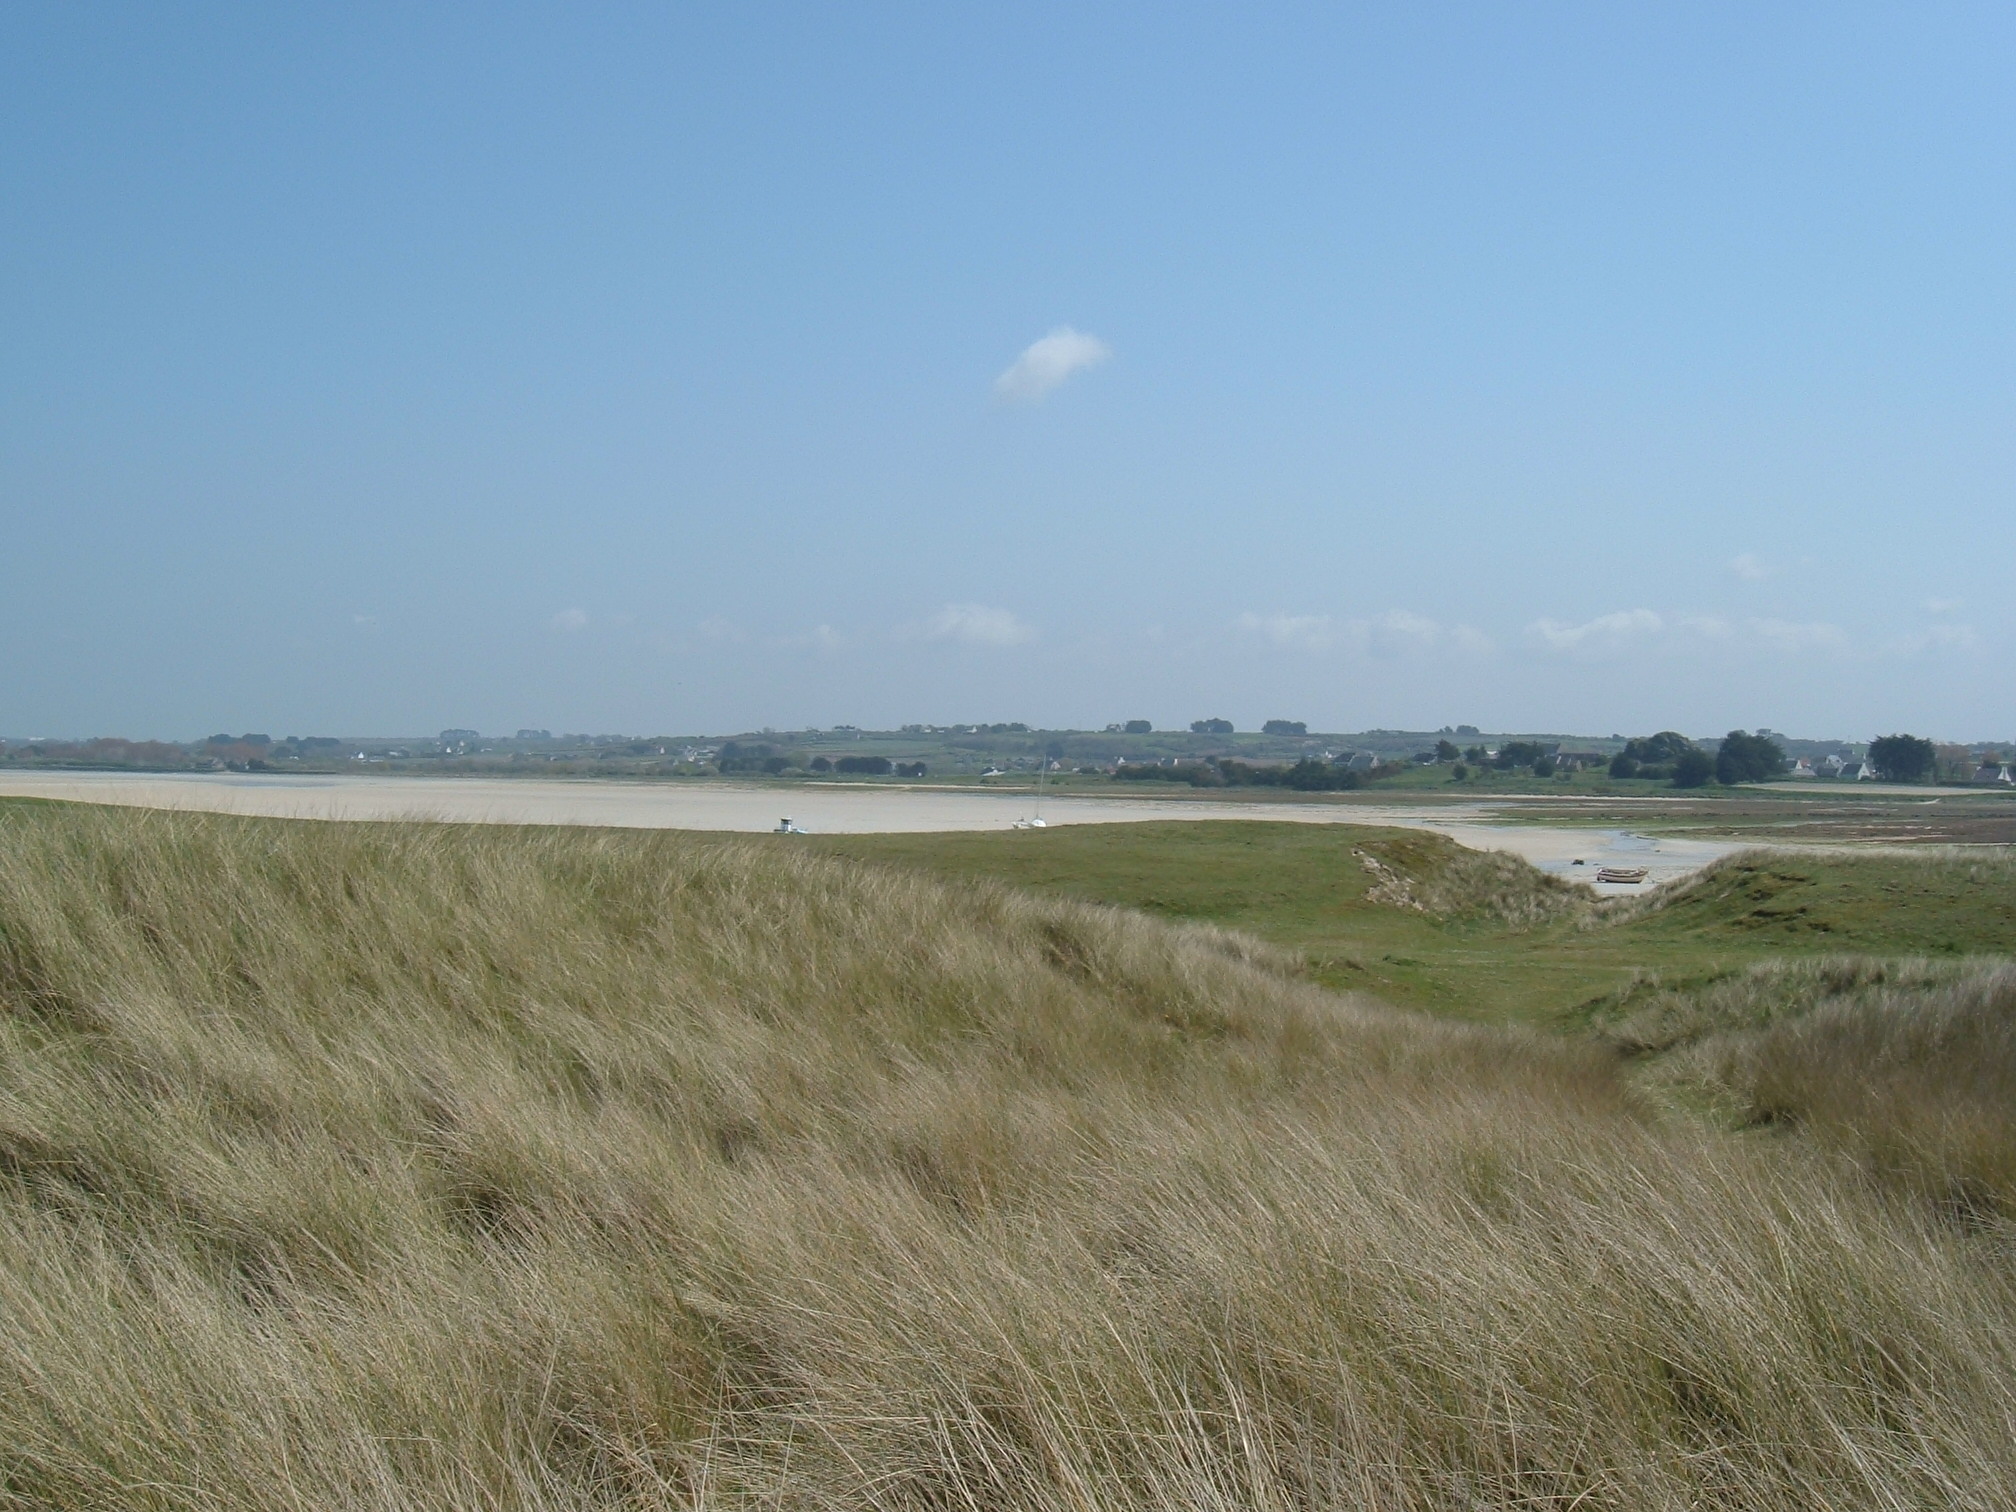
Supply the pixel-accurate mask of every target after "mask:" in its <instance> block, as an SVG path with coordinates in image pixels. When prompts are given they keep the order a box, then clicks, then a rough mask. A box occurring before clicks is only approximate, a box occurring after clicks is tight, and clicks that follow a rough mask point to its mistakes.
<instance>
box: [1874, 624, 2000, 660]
mask: <svg viewBox="0 0 2016 1512" xmlns="http://www.w3.org/2000/svg"><path fill="white" fill-rule="evenodd" d="M1980 644H1981V637H1980V635H1979V634H1977V633H1976V632H1975V630H1974V627H1973V626H1971V625H1928V626H1926V627H1925V628H1924V629H1923V630H1921V631H1919V632H1918V633H1917V634H1915V635H1907V636H1905V637H1903V638H1902V639H1901V640H1897V641H1894V642H1892V643H1891V648H1892V649H1893V650H1896V651H1901V652H1903V653H1904V654H1905V655H1906V656H1916V655H1918V654H1919V653H1920V652H1924V651H1968V650H1971V649H1973V648H1974V647H1975V646H1978V645H1980Z"/></svg>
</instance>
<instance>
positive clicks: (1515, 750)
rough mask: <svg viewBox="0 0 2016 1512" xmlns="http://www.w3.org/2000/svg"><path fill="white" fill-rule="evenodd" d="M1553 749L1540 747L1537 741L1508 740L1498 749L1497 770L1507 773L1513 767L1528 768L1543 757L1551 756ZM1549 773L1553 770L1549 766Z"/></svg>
mask: <svg viewBox="0 0 2016 1512" xmlns="http://www.w3.org/2000/svg"><path fill="white" fill-rule="evenodd" d="M1553 754H1554V747H1552V746H1547V745H1542V744H1540V742H1539V741H1537V740H1508V741H1506V742H1505V744H1503V745H1502V746H1500V747H1498V770H1499V771H1501V772H1509V771H1511V770H1512V768H1514V767H1530V766H1532V765H1533V763H1535V762H1536V761H1538V760H1540V758H1541V757H1543V756H1552V755H1553ZM1548 770H1549V771H1550V772H1551V771H1552V770H1553V768H1552V767H1551V766H1550V767H1549V768H1548Z"/></svg>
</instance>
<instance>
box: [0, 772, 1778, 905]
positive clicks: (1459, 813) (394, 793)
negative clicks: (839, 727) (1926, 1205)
mask: <svg viewBox="0 0 2016 1512" xmlns="http://www.w3.org/2000/svg"><path fill="white" fill-rule="evenodd" d="M0 797H23V798H50V799H60V800H67V801H70V802H79V803H117V804H128V805H133V806H136V807H141V808H156V809H189V810H198V811H203V812H209V813H227V814H248V815H260V816H265V817H268V818H278V819H368V820H402V819H403V820H436V821H443V822H449V823H463V824H586V825H606V826H611V827H614V828H619V829H682V830H705V831H712V832H717V833H720V832H728V833H734V832H739V833H743V834H748V833H751V832H760V831H768V830H774V829H775V828H776V827H777V824H778V821H779V820H781V819H783V818H785V817H786V816H788V817H789V818H790V819H791V820H792V821H793V822H794V823H796V824H797V825H799V826H800V827H802V828H803V829H805V830H808V831H810V832H812V833H815V834H829V835H870V834H915V833H927V832H931V831H940V830H990V829H1007V828H1009V827H1010V826H1012V825H1013V824H1015V822H1016V821H1017V820H1019V819H1025V818H1028V817H1030V816H1031V814H1032V813H1033V812H1034V805H1033V804H1032V801H1031V797H1030V795H1029V794H1028V793H1026V792H1021V793H1017V792H988V791H981V790H974V789H962V788H928V787H925V788H897V787H885V786H879V785H870V784H863V785H861V786H858V787H856V786H847V785H841V784H819V785H816V786H805V787H793V788H789V789H784V788H775V787H760V786H756V785H753V784H752V785H748V786H743V785H738V784H732V783H718V782H707V783H699V782H695V783H669V782H668V783H644V782H598V781H594V780H572V779H522V778H500V777H466V778H465V777H380V776H368V775H360V776H355V777H351V776H332V777H294V776H287V775H284V774H278V775H272V776H268V775H263V774H258V773H251V774H239V773H211V772H202V773H142V772H9V773H6V774H4V775H0ZM1499 807H1500V806H1499V805H1494V804H1490V803H1453V804H1422V805H1414V806H1409V805H1401V804H1390V803H1377V804H1372V803H1363V802H1349V801H1315V802H1302V803H1267V802H1224V801H1214V800H1211V799H1194V798H1174V797H1172V798H1142V797H1136V796H1132V795H1130V796H1125V797H1120V796H1116V797H1111V798H1107V797H1093V796H1086V795H1080V794H1070V795H1057V796H1050V797H1046V798H1045V799H1044V801H1043V804H1042V817H1043V820H1044V823H1045V824H1046V825H1065V824H1127V823H1142V822H1145V821H1149V820H1166V819H1271V820H1277V821H1286V822H1289V823H1294V824H1358V825H1384V826H1393V827H1399V828H1404V829H1427V830H1434V831H1436V832H1437V833H1439V834H1444V835H1447V836H1448V837H1449V838H1450V839H1452V840H1454V841H1456V842H1457V843H1458V844H1459V845H1466V846H1469V847H1471V848H1472V849H1474V850H1503V851H1511V852H1513V853H1514V854H1516V855H1519V856H1523V857H1524V858H1525V859H1526V860H1528V861H1530V862H1532V863H1533V864H1534V865H1536V866H1538V867H1540V868H1542V869H1543V870H1546V871H1551V872H1559V873H1560V874H1562V875H1563V876H1569V877H1576V878H1578V879H1580V878H1583V877H1585V876H1593V875H1594V873H1595V869H1596V868H1597V867H1599V866H1642V867H1644V868H1646V870H1647V872H1648V876H1647V879H1646V880H1647V882H1648V884H1649V883H1657V882H1664V881H1668V880H1670V879H1672V878H1674V877H1680V876H1685V875H1687V874H1688V873H1690V872H1693V871H1696V870H1699V869H1700V868H1701V867H1703V866H1706V865H1707V864H1708V863H1709V862H1711V861H1714V860H1716V859H1718V858H1719V857H1722V856H1725V855H1728V854H1729V853H1730V852H1732V851H1735V850H1740V849H1742V844H1741V842H1739V841H1734V840H1680V839H1667V838H1654V837H1648V836H1644V835H1638V834H1635V833H1633V832H1631V831H1628V830H1621V829H1577V828H1573V827H1569V826H1552V825H1534V824H1520V825H1500V824H1493V823H1491V822H1490V821H1491V819H1492V817H1493V815H1494V813H1495V812H1496V811H1497V809H1498V808H1499ZM1578 861H1579V862H1581V863H1583V864H1582V865H1580V866H1578V865H1576V864H1575V863H1576V862H1578ZM1601 890H1602V891H1605V892H1608V891H1611V890H1612V889H1610V888H1607V887H1606V888H1603V889H1601Z"/></svg>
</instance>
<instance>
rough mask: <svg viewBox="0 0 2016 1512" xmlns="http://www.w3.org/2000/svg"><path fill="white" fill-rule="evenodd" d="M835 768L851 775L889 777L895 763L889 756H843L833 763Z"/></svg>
mask: <svg viewBox="0 0 2016 1512" xmlns="http://www.w3.org/2000/svg"><path fill="white" fill-rule="evenodd" d="M833 770H834V771H836V772H845V773H847V774H848V775H850V776H862V777H887V776H888V775H889V774H890V773H891V772H892V771H894V770H895V764H894V763H893V762H891V761H890V760H889V758H888V757H887V756H842V757H841V758H840V759H839V760H838V761H836V762H834V763H833Z"/></svg>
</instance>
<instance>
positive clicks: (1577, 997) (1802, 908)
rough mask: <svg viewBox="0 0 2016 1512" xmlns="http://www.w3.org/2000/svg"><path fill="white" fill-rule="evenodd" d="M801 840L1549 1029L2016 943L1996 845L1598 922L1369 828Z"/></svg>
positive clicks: (1854, 867)
mask: <svg viewBox="0 0 2016 1512" xmlns="http://www.w3.org/2000/svg"><path fill="white" fill-rule="evenodd" d="M810 843H811V844H813V845H814V846H816V847H818V848H820V849H822V850H826V851H829V852H833V853H837V854H840V855H844V856H849V857H852V858H854V859H857V860H863V861H874V862H880V863H884V864H889V865H895V866H902V867H907V868H914V869H918V870H922V871H926V872H929V873H932V874H934V875H937V876H941V877H952V878H962V879H963V878H973V877H989V878H993V879H996V880H998V881H1001V882H1005V883H1008V884H1010V885H1012V886H1016V887H1022V888H1027V889H1030V890H1031V891H1034V892H1037V893H1042V894H1049V895H1054V896H1061V897H1068V898H1074V899H1080V900H1084V901H1090V902H1100V903H1109V904H1115V905H1118V906H1120V907H1124V908H1135V909H1140V910H1142V911H1143V912H1146V913H1150V914H1157V915H1161V916H1163V917H1165V918H1172V919H1185V920H1196V921H1201V922H1208V923H1213V924H1220V925H1225V926H1228V927H1230V928H1234V929H1240V930H1245V931H1247V932H1249V933H1252V934H1256V935H1258V936H1260V937H1261V938H1262V939H1265V940H1269V941H1271V942H1273V943H1275V944H1278V945H1283V946H1287V947H1289V948H1291V949H1293V950H1295V951H1297V952H1298V953H1300V954H1301V956H1302V957H1303V959H1304V960H1305V961H1306V962H1307V963H1308V967H1309V971H1310V973H1311V975H1312V976H1313V977H1315V979H1316V980H1318V981H1320V982H1322V983H1323V984H1325V985H1326V986H1330V987H1335V988H1355V989H1358V990H1362V991H1367V992H1372V993H1375V994H1377V995H1378V996H1380V997H1382V998H1385V999H1386V1000H1388V1001H1390V1002H1394V1003H1398V1004H1403V1005H1405V1006H1408V1007H1415V1008H1422V1009H1427V1010H1430V1011H1433V1012H1437V1013H1445V1014H1454V1015H1458V1016H1462V1017H1467V1018H1484V1019H1492V1020H1499V1021H1527V1022H1560V1021H1563V1020H1564V1019H1568V1018H1572V1017H1573V1016H1574V1015H1575V1014H1576V1013H1577V1011H1578V1010H1581V1009H1586V1007H1587V1005H1588V1004H1590V1003H1591V1002H1594V1001H1600V1000H1603V999H1606V998H1609V997H1612V996H1614V995H1615V994H1617V993H1619V992H1622V991H1625V990H1626V989H1627V988H1628V987H1629V985H1630V984H1631V983H1632V982H1633V981H1635V980H1637V979H1639V978H1640V977H1642V976H1643V975H1644V974H1646V973H1660V974H1664V975H1665V976H1667V977H1669V978H1689V977H1693V978H1703V977H1708V976H1713V975H1716V974H1718V973H1723V972H1728V971H1734V970H1740V969H1743V968H1745V967H1747V966H1749V965H1750V964H1752V963H1755V962H1758V961H1762V960H1768V959H1773V958H1777V957H1781V956H1787V955H1794V956H1803V955H1823V954H1840V953H1843V952H1852V953H1856V954H1863V955H1911V956H1923V955H1931V956H1951V957H1959V956H1976V955H2006V954H2009V953H2011V952H2012V951H2016V888H2012V886H2011V883H2012V882H2016V864H2012V863H2011V861H2010V859H2009V858H2008V857H2006V856H2005V855H2003V854H2002V853H1999V852H1998V853H1993V854H1974V855H1955V856H1950V857H1949V856H1927V855H1906V854H1879V855H1859V854H1856V855H1851V854H1846V853H1844V854H1841V855H1838V856H1830V855H1806V854H1802V855H1788V854H1785V853H1780V852H1765V851H1758V852H1750V853H1746V854H1741V855H1738V856H1734V857H1731V858H1730V859H1729V860H1728V861H1726V862H1724V863H1722V864H1721V865H1719V866H1717V867H1714V868H1711V869H1710V870H1709V871H1707V872H1705V873H1703V874H1702V875H1701V876H1700V877H1699V878H1697V879H1696V880H1695V881H1694V882H1693V883H1691V884H1690V885H1689V886H1687V887H1685V888H1683V889H1680V890H1679V891H1677V892H1674V893H1670V894H1667V895H1665V896H1664V897H1663V898H1662V899H1661V900H1660V901H1659V903H1658V906H1645V907H1642V908H1640V909H1637V910H1631V909H1628V908H1627V909H1624V910H1620V911H1617V912H1616V913H1615V915H1614V917H1607V918H1606V917H1604V916H1602V915H1600V914H1595V913H1594V912H1593V910H1578V909H1575V908H1572V907H1562V906H1553V905H1546V904H1542V903H1539V902H1536V901H1535V900H1538V899H1542V898H1545V897H1548V896H1558V894H1557V893H1556V892H1555V889H1556V888H1561V887H1563V885H1562V884H1558V883H1554V882H1553V881H1552V879H1548V878H1545V877H1544V875H1543V874H1542V873H1540V872H1538V871H1536V870H1535V869H1533V868H1531V867H1529V866H1526V865H1525V863H1523V862H1518V861H1516V860H1512V859H1510V858H1502V859H1500V860H1499V861H1497V862H1496V863H1493V864H1492V865H1491V868H1490V870H1488V871H1481V870H1480V869H1479V868H1480V860H1479V853H1477V852H1474V851H1468V850H1465V849H1464V848H1463V847H1461V846H1458V845H1456V844H1455V843H1454V842H1453V841H1450V840H1447V839H1445V838H1443V837H1442V836H1439V835H1434V834H1426V833H1422V832H1419V831H1409V830H1394V829H1382V828H1375V827H1372V826H1357V825H1309V824H1287V823H1281V824H1275V823H1256V822H1250V821H1245V820H1224V821H1215V820H1210V821H1195V822H1193V821H1183V820H1177V821H1170V822H1168V823H1154V824H1111V825H1071V826H1067V827H1060V828H1057V829H1051V830H1039V831H1028V830H1023V831H1012V832H1007V833H960V834H930V835H856V836H821V837H816V838H814V839H813V840H812V841H811V842H810ZM1390 874H1398V875H1399V876H1400V877H1401V878H1403V879H1406V881H1407V882H1408V883H1409V884H1410V885H1411V887H1412V888H1413V890H1414V891H1415V892H1416V893H1417V894H1421V896H1419V897H1416V898H1415V899H1413V900H1412V903H1411V905H1410V901H1409V900H1408V899H1406V898H1402V897H1399V896H1396V895H1395V894H1394V892H1393V890H1392V889H1390V888H1386V889H1382V887H1381V885H1380V884H1381V880H1382V875H1390ZM1513 900H1517V902H1518V904H1519V906H1511V905H1512V902H1513ZM1526 904H1532V905H1533V907H1532V908H1530V909H1526V911H1524V912H1522V911H1521V909H1522V907H1524V905H1526Z"/></svg>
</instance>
